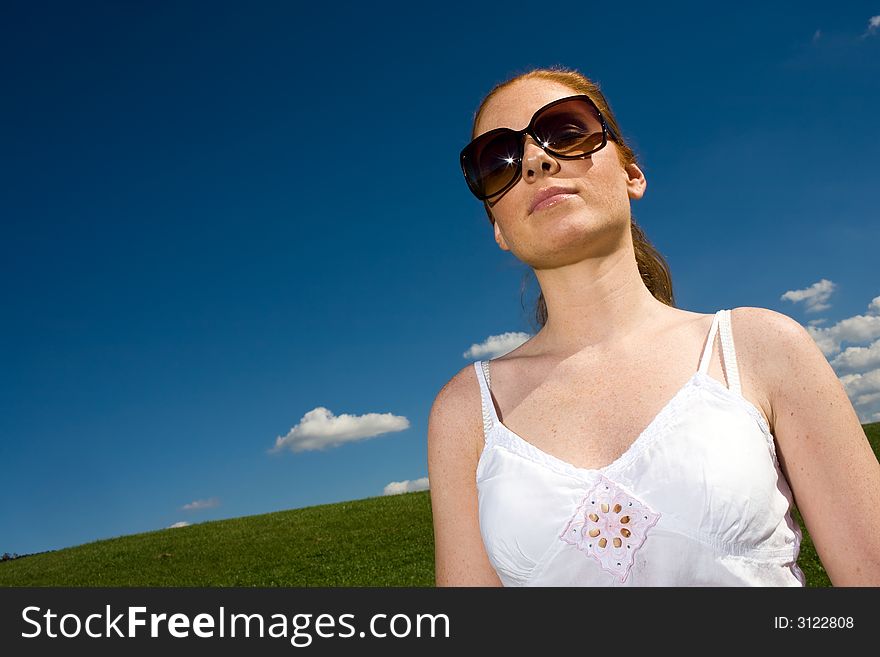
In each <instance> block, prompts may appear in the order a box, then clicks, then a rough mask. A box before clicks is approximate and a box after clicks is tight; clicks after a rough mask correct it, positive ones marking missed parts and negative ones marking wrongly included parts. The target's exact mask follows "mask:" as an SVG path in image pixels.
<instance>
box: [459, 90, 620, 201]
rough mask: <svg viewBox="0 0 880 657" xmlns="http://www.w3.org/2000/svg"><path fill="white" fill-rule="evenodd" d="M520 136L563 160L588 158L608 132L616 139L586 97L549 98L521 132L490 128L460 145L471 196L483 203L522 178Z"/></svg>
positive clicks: (606, 137) (521, 140) (605, 141)
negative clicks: (547, 102)
mask: <svg viewBox="0 0 880 657" xmlns="http://www.w3.org/2000/svg"><path fill="white" fill-rule="evenodd" d="M525 135H530V136H531V137H532V139H534V140H535V142H536V143H537V144H538V145H540V146H541V148H543V149H544V150H545V151H547V152H548V153H550V155H553V156H554V157H558V158H560V159H563V160H580V159H584V158H586V157H588V156H589V155H591V154H593V153H595V152H596V151H598V150H600V149H601V148H603V147H604V146H605V144H607V143H608V137H609V136H610V137H611V139H612V140H614V141H617V142H619V139H618V137H617V135H616V134H615V133H614V130H612V129H611V128H610V127H609V126H608V124H606V123H605V118H604V117H603V116H602V112H600V111H599V108H598V107H596V104H595V103H594V102H593V101H592V99H591V98H590V97H589V96H585V95H578V96H568V97H566V98H560V99H559V100H554V101H553V102H552V103H549V104H548V105H544V107H542V108H541V109H539V110H538V111H537V112H535V114H534V116H532V120H531V121H529V125H528V126H526V127H525V128H523V129H522V130H511V129H510V128H495V129H494V130H490V131H489V132H486V133H483V134H482V135H480V136H479V137H477V138H476V139H474V140H473V141H472V142H471V143H469V144H468V145H467V146H465V147H464V148H463V149H462V151H461V170H462V172H463V173H464V179H465V181H467V184H468V187H469V188H470V190H471V192H473V194H474V196H476V197H477V198H478V199H480V200H481V201H484V200H486V199H489V198H492V197H493V196H497V195H498V194H502V193H504V192H506V191H507V190H508V189H510V188H511V187H513V186H514V185H515V184H516V182H517V181H518V180H519V179H520V176H522V159H523V152H524V150H525V139H523V137H524V136H525Z"/></svg>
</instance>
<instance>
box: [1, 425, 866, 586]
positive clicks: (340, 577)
mask: <svg viewBox="0 0 880 657" xmlns="http://www.w3.org/2000/svg"><path fill="white" fill-rule="evenodd" d="M863 426H864V428H865V433H866V435H867V436H868V439H869V441H870V443H871V446H872V447H873V448H874V453H875V454H880V450H878V446H880V422H875V423H873V424H866V425H863ZM794 516H795V518H796V519H797V521H798V522H799V523H800V524H801V528H802V529H803V532H804V540H803V543H802V545H801V555H800V558H799V560H798V564H799V565H800V567H801V568H802V569H803V571H804V573H805V575H806V576H807V585H808V586H830V585H831V582H830V581H829V579H828V576H827V574H826V573H825V569H824V568H823V567H822V564H821V562H820V561H819V558H818V556H817V555H816V551H815V549H814V547H813V543H812V541H811V540H810V537H809V534H808V533H807V531H806V529H804V527H803V521H802V519H801V516H800V514H799V513H797V510H795V513H794ZM0 586H434V534H433V525H432V522H431V498H430V494H429V493H428V491H422V492H418V493H406V494H403V495H392V496H382V497H371V498H367V499H364V500H356V501H353V502H342V503H339V504H325V505H321V506H312V507H308V508H304V509H294V510H291V511H278V512H275V513H266V514H262V515H257V516H247V517H243V518H233V519H230V520H216V521H213V522H204V523H201V524H197V525H190V526H188V527H180V528H176V529H162V530H157V531H152V532H146V533H143V534H133V535H130V536H121V537H118V538H113V539H108V540H101V541H95V542H92V543H86V544H83V545H78V546H76V547H71V548H67V549H63V550H56V551H52V552H44V553H40V554H34V555H29V556H26V557H21V558H18V559H12V560H8V561H0Z"/></svg>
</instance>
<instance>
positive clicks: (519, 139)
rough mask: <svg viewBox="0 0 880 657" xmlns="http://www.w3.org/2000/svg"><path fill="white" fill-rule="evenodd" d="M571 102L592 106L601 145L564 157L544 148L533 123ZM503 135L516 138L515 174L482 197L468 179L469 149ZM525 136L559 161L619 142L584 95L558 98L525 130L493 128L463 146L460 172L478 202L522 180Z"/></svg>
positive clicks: (596, 108)
mask: <svg viewBox="0 0 880 657" xmlns="http://www.w3.org/2000/svg"><path fill="white" fill-rule="evenodd" d="M573 100H582V101H586V102H587V103H588V104H589V105H591V106H592V108H593V110H594V111H595V112H596V117H597V118H598V119H599V123H600V124H601V125H602V143H601V144H600V145H599V146H597V147H596V148H594V149H593V150H591V151H588V152H586V153H581V154H580V155H564V154H562V153H557V152H556V151H554V150H553V149H551V148H548V147H547V146H545V145H544V144H542V143H541V141H540V140H539V139H538V137H537V135H536V134H535V121H536V120H537V119H538V118H539V117H540V116H541V115H542V114H543V113H544V112H546V111H547V110H548V109H550V108H551V107H555V106H556V105H560V104H562V103H569V102H571V101H573ZM503 133H509V134H512V135H514V136H515V138H516V143H517V144H518V146H517V156H516V160H515V161H516V163H517V165H518V166H517V172H516V175H515V176H514V177H513V179H512V180H511V181H510V182H509V183H507V184H506V185H505V186H504V187H502V188H501V189H500V190H498V191H497V192H493V193H492V194H489V195H485V196H484V195H482V194H481V193H480V192H479V191H477V190H476V189H474V187H473V185H472V184H471V180H470V178H469V177H468V174H467V168H466V166H465V165H466V163H467V161H468V154H469V152H470V151H471V150H472V148H471V147H472V146H473V145H474V144H475V143H476V142H477V141H483V140H486V139H488V137H489V136H490V135H496V134H503ZM525 135H529V136H530V137H531V138H532V139H534V140H535V143H536V144H538V145H539V146H540V147H541V148H543V149H544V151H546V152H547V153H549V154H550V155H552V156H553V157H558V158H559V159H561V160H583V159H586V158H588V157H589V156H590V155H592V154H593V153H595V152H597V151H600V150H602V149H603V148H605V146H606V145H607V144H608V137H609V136H610V137H611V139H612V140H613V141H615V142H618V143H619V142H620V139H619V138H618V136H617V133H615V132H614V129H613V128H612V127H611V126H609V125H608V124H607V123H606V122H605V117H604V116H603V115H602V111H601V110H600V109H599V108H598V107H597V105H596V103H595V102H594V101H593V99H592V98H590V97H589V96H587V95H585V94H577V95H574V96H566V97H565V98H559V99H557V100H554V101H553V102H550V103H547V104H546V105H544V106H543V107H541V108H540V109H538V110H537V111H536V112H535V113H534V114H533V115H532V118H531V120H530V121H529V124H528V125H527V126H526V127H525V128H523V129H522V130H513V129H512V128H495V129H494V130H489V132H484V133H483V134H481V135H480V136H479V137H477V138H476V139H474V140H472V141H471V142H470V143H468V145H467V146H465V147H464V148H463V149H461V153H460V155H459V162H460V164H461V171H462V173H463V174H464V179H465V182H466V183H467V186H468V189H470V190H471V193H473V195H474V196H476V197H477V198H478V199H479V200H481V201H486V200H488V199H490V198H492V197H493V196H498V195H499V194H503V193H504V192H506V191H507V190H508V189H510V188H511V187H513V186H514V185H515V184H516V183H517V182H518V181H519V179H520V178H522V160H523V155H524V154H525V145H524V143H525V140H524V139H523V137H524V136H525Z"/></svg>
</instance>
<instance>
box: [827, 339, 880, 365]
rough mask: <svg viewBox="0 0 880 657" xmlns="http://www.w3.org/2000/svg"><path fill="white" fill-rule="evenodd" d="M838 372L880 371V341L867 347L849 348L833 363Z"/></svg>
mask: <svg viewBox="0 0 880 657" xmlns="http://www.w3.org/2000/svg"><path fill="white" fill-rule="evenodd" d="M831 367H833V368H834V370H835V371H836V372H865V371H867V370H870V369H874V368H878V369H880V340H875V341H874V342H872V343H871V344H870V345H868V346H867V347H847V349H846V350H845V351H843V352H842V353H840V354H838V355H837V356H836V357H835V358H834V360H832V361H831Z"/></svg>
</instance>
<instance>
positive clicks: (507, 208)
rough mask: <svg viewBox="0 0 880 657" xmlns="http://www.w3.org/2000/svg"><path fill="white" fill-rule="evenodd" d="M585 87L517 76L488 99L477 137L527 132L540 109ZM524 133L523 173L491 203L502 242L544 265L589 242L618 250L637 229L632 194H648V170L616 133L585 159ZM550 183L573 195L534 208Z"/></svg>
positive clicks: (557, 261) (556, 263) (497, 237)
mask: <svg viewBox="0 0 880 657" xmlns="http://www.w3.org/2000/svg"><path fill="white" fill-rule="evenodd" d="M577 93H579V92H577V91H574V90H572V89H570V88H569V87H567V86H565V85H563V84H560V83H558V82H553V81H549V80H520V81H518V82H515V83H514V84H512V85H510V86H509V87H506V88H504V89H502V90H501V91H500V92H498V93H497V94H496V95H495V97H493V98H492V99H491V100H490V101H489V102H488V103H487V104H486V106H485V108H484V109H483V113H482V114H481V115H480V119H479V121H478V123H477V132H476V135H480V134H483V133H484V132H488V131H489V130H493V129H495V128H500V127H506V128H513V129H515V130H520V129H522V128H524V127H526V126H527V125H528V123H529V120H530V119H531V118H532V115H533V114H534V113H535V112H536V111H537V110H538V109H539V108H541V107H543V106H544V105H546V104H547V103H549V102H551V101H554V100H557V99H559V98H564V97H565V96H572V95H575V94H577ZM476 135H475V136H476ZM524 139H525V146H524V148H525V150H524V152H523V162H522V167H523V169H522V177H521V178H520V180H518V181H517V182H516V184H515V185H514V186H513V187H511V188H510V189H508V190H507V191H506V192H504V193H503V194H501V195H499V196H496V197H494V198H491V199H489V201H488V204H489V208H490V210H491V212H492V216H493V217H494V218H495V240H496V241H497V242H498V245H499V246H500V247H501V248H502V249H505V250H510V251H512V252H513V253H514V254H515V255H516V256H517V257H518V258H519V259H520V260H522V261H523V262H526V263H527V264H530V265H532V266H538V267H541V266H547V267H552V266H559V265H561V264H565V262H564V260H565V259H566V258H568V259H569V260H570V259H572V258H577V257H583V253H582V248H581V246H583V245H590V246H591V248H592V249H593V250H595V248H596V247H597V245H598V244H601V243H603V242H604V243H605V244H606V246H607V247H608V248H615V244H616V243H619V240H620V235H621V233H622V231H623V230H626V233H627V234H628V233H629V220H630V204H629V199H638V198H641V197H642V194H643V193H644V190H645V186H646V180H645V177H644V174H643V173H642V172H641V170H640V169H639V168H638V167H637V166H636V165H634V164H633V165H629V166H628V167H626V169H624V167H623V166H621V164H620V161H619V160H618V156H617V146H616V144H615V143H614V142H613V141H611V140H610V139H609V140H608V143H607V145H606V146H605V147H604V148H602V149H601V150H599V151H597V152H595V153H593V154H592V155H590V156H589V157H587V158H586V159H583V160H563V159H558V158H556V157H554V156H553V155H550V154H549V153H547V152H546V151H545V150H544V149H542V148H541V147H540V146H538V144H537V143H536V142H535V141H534V140H533V139H532V138H531V136H529V135H526V136H525V137H524ZM548 187H563V188H566V189H567V190H568V191H570V192H571V193H572V196H569V197H567V198H564V199H562V198H561V197H557V198H555V199H553V200H554V201H555V202H551V203H550V204H547V205H544V206H543V207H539V208H536V209H535V210H531V206H532V204H533V201H534V200H535V196H536V194H538V193H539V192H540V191H541V190H543V189H546V188H548ZM613 239H616V243H615V242H613V241H612V240H613ZM578 253H580V256H578Z"/></svg>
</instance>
